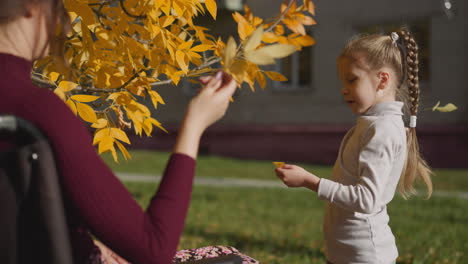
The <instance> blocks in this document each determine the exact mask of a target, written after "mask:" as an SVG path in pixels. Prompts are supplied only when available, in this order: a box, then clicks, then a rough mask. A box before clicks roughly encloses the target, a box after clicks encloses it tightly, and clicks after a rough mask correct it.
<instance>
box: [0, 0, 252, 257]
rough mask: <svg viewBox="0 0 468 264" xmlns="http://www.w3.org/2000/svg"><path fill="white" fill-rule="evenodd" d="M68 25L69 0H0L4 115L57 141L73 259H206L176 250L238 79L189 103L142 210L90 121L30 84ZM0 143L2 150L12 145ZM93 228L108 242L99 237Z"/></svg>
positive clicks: (209, 79)
mask: <svg viewBox="0 0 468 264" xmlns="http://www.w3.org/2000/svg"><path fill="white" fill-rule="evenodd" d="M69 26H70V22H69V17H68V13H67V12H66V10H65V8H64V5H63V2H62V0H14V1H13V0H0V72H1V73H2V78H0V114H11V115H15V116H17V117H20V118H22V119H24V120H28V121H29V122H31V123H32V124H34V125H35V126H36V127H37V128H39V130H40V131H42V132H43V133H44V134H45V136H46V137H47V139H48V141H49V142H50V145H51V148H52V150H53V153H54V158H55V163H56V166H57V171H58V175H59V176H58V177H59V182H60V188H61V190H62V193H63V200H64V207H65V212H66V218H67V225H68V229H69V233H70V240H71V246H72V252H73V259H74V263H78V264H83V263H127V261H128V262H131V263H139V264H145V263H155V264H156V263H157V264H168V263H174V262H183V261H191V260H195V259H199V258H203V254H202V255H201V256H194V252H195V251H190V250H188V251H181V252H179V253H178V254H177V258H175V256H176V253H177V252H176V248H177V245H178V243H179V239H180V237H181V234H182V231H183V227H184V223H185V218H186V215H187V211H188V208H189V203H190V197H191V192H192V184H193V177H194V169H195V164H196V156H197V152H198V146H199V141H200V137H201V135H202V133H203V132H204V130H205V129H206V128H207V127H208V126H210V125H211V124H213V123H214V122H216V121H217V120H219V119H220V118H221V117H222V116H223V115H224V114H225V112H226V110H227V108H228V104H229V98H230V97H231V95H232V94H233V93H234V91H235V89H236V86H237V85H236V83H235V81H234V80H232V78H229V77H228V76H226V75H225V76H223V73H222V72H220V73H218V74H217V75H216V76H205V77H204V78H203V79H202V80H201V81H202V83H205V85H204V86H203V88H202V89H201V91H200V93H199V94H198V95H197V96H196V97H194V98H193V99H192V100H191V102H190V103H189V104H188V107H187V110H186V113H185V118H184V119H183V122H182V124H181V126H180V127H181V128H180V131H179V134H178V139H177V142H176V144H175V147H174V149H173V154H172V155H171V157H170V159H169V161H168V163H167V167H166V169H165V172H164V175H163V178H162V181H161V184H160V186H159V189H158V190H157V191H155V194H154V197H153V199H152V200H151V203H150V204H149V206H148V208H146V210H143V209H142V208H141V207H140V206H139V205H138V204H137V203H136V201H135V200H134V199H133V198H132V196H131V194H130V193H129V192H128V190H127V189H126V188H125V187H124V185H123V184H122V183H121V182H120V181H119V180H118V179H117V178H116V176H115V175H114V174H113V172H112V171H111V170H110V169H109V168H108V167H107V165H106V164H105V163H104V162H103V161H102V159H101V158H100V157H99V156H98V154H97V153H96V150H95V149H94V147H92V138H91V136H90V134H89V132H88V130H87V127H86V126H85V125H84V124H83V123H82V122H81V121H80V120H79V119H78V118H77V117H76V116H75V115H74V114H73V113H72V111H71V110H70V109H69V108H68V107H67V106H66V104H65V103H63V102H62V101H61V100H60V99H59V98H58V97H57V96H56V95H55V94H54V93H53V92H52V91H50V90H48V89H44V88H38V87H36V86H34V85H33V84H32V83H31V70H32V66H33V62H34V61H35V60H37V59H40V58H42V57H44V56H46V55H49V54H51V55H54V57H55V58H61V59H62V60H64V52H63V41H61V40H63V39H65V37H66V34H67V32H68V28H69ZM56 32H61V33H60V34H61V35H60V36H59V37H57V35H56ZM1 143H2V142H0V151H2V150H5V148H6V145H5V144H1ZM3 143H5V142H3ZM91 234H92V236H94V237H96V238H97V239H98V240H99V241H101V242H96V243H95V242H94V241H93V239H92V236H91ZM104 244H105V245H106V246H104ZM109 248H110V249H109ZM111 249H112V250H111ZM207 251H212V252H218V253H219V254H220V255H223V254H228V253H229V254H235V255H240V256H241V257H242V259H243V263H258V262H256V261H255V260H253V259H251V258H249V257H247V256H244V255H242V254H241V253H239V252H238V251H237V250H236V249H234V248H228V247H212V248H206V249H205V251H203V250H202V251H197V252H207ZM114 252H115V253H114ZM226 252H228V253H226ZM117 256H121V257H117ZM207 263H208V262H207ZM210 263H215V262H210ZM219 263H234V262H227V261H225V262H219Z"/></svg>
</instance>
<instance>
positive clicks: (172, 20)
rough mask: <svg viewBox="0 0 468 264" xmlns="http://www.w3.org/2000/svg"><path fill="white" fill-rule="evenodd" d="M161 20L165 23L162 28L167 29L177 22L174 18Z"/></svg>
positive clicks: (169, 17) (167, 17)
mask: <svg viewBox="0 0 468 264" xmlns="http://www.w3.org/2000/svg"><path fill="white" fill-rule="evenodd" d="M161 20H162V21H163V24H162V27H163V28H165V27H167V26H169V25H171V24H172V23H173V22H174V21H175V18H174V17H173V16H166V17H163V18H162V19H161Z"/></svg>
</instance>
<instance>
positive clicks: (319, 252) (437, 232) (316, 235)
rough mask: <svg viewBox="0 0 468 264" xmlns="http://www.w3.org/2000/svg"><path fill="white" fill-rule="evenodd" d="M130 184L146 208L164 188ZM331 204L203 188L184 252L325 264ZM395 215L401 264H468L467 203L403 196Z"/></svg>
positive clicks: (297, 195) (303, 196)
mask: <svg viewBox="0 0 468 264" xmlns="http://www.w3.org/2000/svg"><path fill="white" fill-rule="evenodd" d="M126 185H127V187H128V188H129V189H130V190H131V192H132V193H133V194H134V195H135V198H136V199H137V200H138V201H139V202H140V203H141V204H142V205H143V206H146V205H147V204H148V202H149V199H150V198H151V196H152V195H153V192H154V190H155V188H156V184H146V183H126ZM323 206H324V203H323V202H321V201H319V200H318V199H317V197H316V194H315V193H312V192H310V191H306V190H299V189H264V188H237V187H236V188H234V187H222V188H220V187H201V186H196V187H195V189H194V192H193V199H192V203H191V207H190V212H189V216H188V219H187V222H186V228H185V232H184V234H183V237H182V240H181V244H180V248H181V249H182V248H196V247H203V246H207V245H230V246H234V247H237V248H238V249H239V250H241V251H243V252H245V253H246V254H248V255H250V256H252V257H254V258H256V259H258V260H260V261H261V262H262V263H270V264H279V263H281V264H285V263H287V264H295V263H297V264H304V263H325V262H324V261H325V260H324V257H323V240H322V234H321V226H322V216H323ZM388 210H389V214H390V218H391V221H390V226H391V227H392V229H393V232H394V234H395V236H396V238H397V245H398V248H399V251H400V258H399V259H398V263H414V264H416V263H417V264H423V263H424V264H425V263H451V264H456V263H460V264H461V263H466V258H467V257H468V254H467V253H466V252H468V226H467V223H468V211H467V210H466V201H464V200H460V199H456V198H431V199H430V200H423V199H419V198H415V199H412V200H409V201H405V200H403V199H401V198H396V199H395V200H394V201H393V202H392V203H391V204H390V206H389V209H388Z"/></svg>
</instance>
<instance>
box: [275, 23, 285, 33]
mask: <svg viewBox="0 0 468 264" xmlns="http://www.w3.org/2000/svg"><path fill="white" fill-rule="evenodd" d="M275 34H276V35H283V34H284V27H283V26H282V25H277V26H276V27H275Z"/></svg>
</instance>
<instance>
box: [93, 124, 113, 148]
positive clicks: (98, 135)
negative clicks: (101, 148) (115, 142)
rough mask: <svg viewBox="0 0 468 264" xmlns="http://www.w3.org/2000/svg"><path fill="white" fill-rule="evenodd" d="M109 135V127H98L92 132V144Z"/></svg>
mask: <svg viewBox="0 0 468 264" xmlns="http://www.w3.org/2000/svg"><path fill="white" fill-rule="evenodd" d="M106 136H110V133H109V129H107V128H106V129H98V130H96V132H95V133H94V138H93V145H96V144H97V143H99V142H101V140H102V139H103V138H104V137H106Z"/></svg>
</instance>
